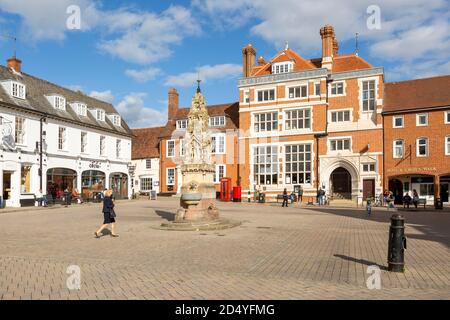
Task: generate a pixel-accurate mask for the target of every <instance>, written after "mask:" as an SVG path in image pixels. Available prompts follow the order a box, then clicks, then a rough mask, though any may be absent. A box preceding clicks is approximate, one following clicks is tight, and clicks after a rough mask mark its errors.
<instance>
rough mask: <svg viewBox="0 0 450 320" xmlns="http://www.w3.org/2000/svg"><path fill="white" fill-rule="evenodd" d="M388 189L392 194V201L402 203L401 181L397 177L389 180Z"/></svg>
mask: <svg viewBox="0 0 450 320" xmlns="http://www.w3.org/2000/svg"><path fill="white" fill-rule="evenodd" d="M389 191H392V193H393V194H394V203H395V204H402V203H403V183H402V182H401V181H400V180H398V179H392V180H389Z"/></svg>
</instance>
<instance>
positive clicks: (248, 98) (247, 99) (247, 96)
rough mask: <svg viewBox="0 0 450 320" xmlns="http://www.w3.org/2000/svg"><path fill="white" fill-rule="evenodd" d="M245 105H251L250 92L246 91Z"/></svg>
mask: <svg viewBox="0 0 450 320" xmlns="http://www.w3.org/2000/svg"><path fill="white" fill-rule="evenodd" d="M244 103H250V90H248V89H246V90H244Z"/></svg>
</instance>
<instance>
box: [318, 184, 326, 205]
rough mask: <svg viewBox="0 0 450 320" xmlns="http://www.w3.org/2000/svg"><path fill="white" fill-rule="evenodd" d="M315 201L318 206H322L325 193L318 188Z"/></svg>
mask: <svg viewBox="0 0 450 320" xmlns="http://www.w3.org/2000/svg"><path fill="white" fill-rule="evenodd" d="M317 198H318V199H317V200H318V202H319V206H323V205H324V200H325V199H324V198H325V191H324V190H323V189H322V187H320V188H319V190H318V191H317Z"/></svg>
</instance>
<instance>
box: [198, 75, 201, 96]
mask: <svg viewBox="0 0 450 320" xmlns="http://www.w3.org/2000/svg"><path fill="white" fill-rule="evenodd" d="M200 82H202V80H200V77H199V79H197V93H201V92H202V90H201V89H200Z"/></svg>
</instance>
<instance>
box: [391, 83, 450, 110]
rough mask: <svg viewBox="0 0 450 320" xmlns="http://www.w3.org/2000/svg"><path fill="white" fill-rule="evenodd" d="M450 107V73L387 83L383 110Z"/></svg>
mask: <svg viewBox="0 0 450 320" xmlns="http://www.w3.org/2000/svg"><path fill="white" fill-rule="evenodd" d="M438 107H450V75H447V76H439V77H432V78H424V79H417V80H407V81H400V82H391V83H385V85H384V106H383V112H387V113H389V112H401V111H409V110H417V109H428V108H430V109H431V108H438Z"/></svg>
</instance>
